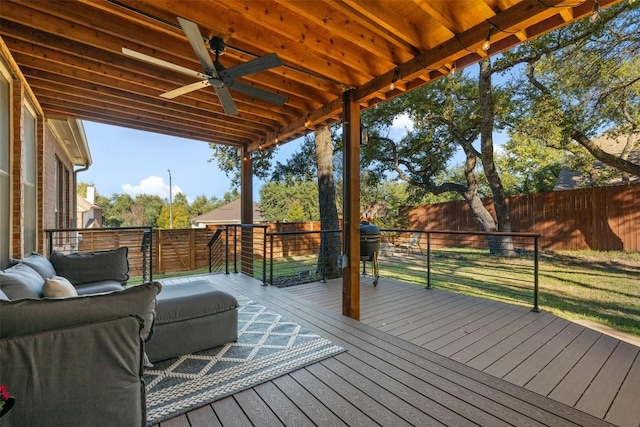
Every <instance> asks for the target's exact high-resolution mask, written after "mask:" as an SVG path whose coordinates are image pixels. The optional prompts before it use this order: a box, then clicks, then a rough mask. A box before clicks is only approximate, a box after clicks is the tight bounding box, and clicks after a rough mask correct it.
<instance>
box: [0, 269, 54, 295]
mask: <svg viewBox="0 0 640 427" xmlns="http://www.w3.org/2000/svg"><path fill="white" fill-rule="evenodd" d="M43 286H44V279H43V278H42V276H41V275H40V274H38V272H37V271H35V270H34V269H33V268H31V267H29V266H28V265H26V264H22V263H18V264H16V265H14V266H13V267H10V268H7V269H6V270H4V271H0V290H1V291H2V292H3V293H4V294H5V295H6V296H7V297H9V299H12V300H14V299H20V298H41V297H42V287H43Z"/></svg>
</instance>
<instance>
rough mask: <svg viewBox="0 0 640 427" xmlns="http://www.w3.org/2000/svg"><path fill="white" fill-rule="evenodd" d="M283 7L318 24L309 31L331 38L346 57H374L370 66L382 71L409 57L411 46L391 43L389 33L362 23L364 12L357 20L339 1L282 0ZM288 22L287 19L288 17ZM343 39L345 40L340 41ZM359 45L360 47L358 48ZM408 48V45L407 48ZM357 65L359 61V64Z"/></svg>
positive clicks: (333, 43)
mask: <svg viewBox="0 0 640 427" xmlns="http://www.w3.org/2000/svg"><path fill="white" fill-rule="evenodd" d="M279 5H280V6H281V9H282V8H287V9H288V10H290V11H291V12H293V13H294V14H296V15H297V16H299V17H300V18H301V20H300V24H301V25H302V24H303V23H304V26H305V27H307V28H308V27H309V24H308V23H309V22H312V23H314V24H315V25H316V27H317V28H316V29H313V30H310V31H309V33H313V34H317V36H316V37H317V38H318V39H319V40H318V41H319V42H321V43H322V42H324V41H325V40H330V41H331V42H330V43H329V45H330V46H331V49H332V50H334V49H335V50H338V51H341V52H345V53H342V54H341V56H344V57H345V59H350V58H352V57H356V58H357V57H358V56H360V57H364V58H371V60H370V61H369V62H370V63H372V64H371V65H369V70H372V71H375V74H376V75H377V74H379V73H380V70H381V69H385V70H388V69H389V67H393V66H395V65H396V64H401V63H403V62H405V61H407V60H409V59H410V58H411V57H412V56H413V55H412V54H411V49H412V46H407V45H404V46H402V49H400V48H398V46H397V45H396V44H395V43H391V42H390V41H389V40H388V39H387V38H386V37H384V38H383V37H381V36H380V35H379V34H376V33H375V32H374V31H373V29H372V28H371V26H367V25H363V24H362V23H361V22H362V16H360V20H359V21H358V20H357V19H354V18H355V15H354V13H353V12H351V13H345V11H346V12H349V10H350V9H349V8H345V7H344V6H343V5H342V3H337V2H321V1H313V2H283V3H279ZM287 22H288V21H287ZM340 39H344V40H346V42H345V43H340ZM355 47H357V48H355ZM407 48H408V49H409V50H408V51H407ZM356 65H357V64H356Z"/></svg>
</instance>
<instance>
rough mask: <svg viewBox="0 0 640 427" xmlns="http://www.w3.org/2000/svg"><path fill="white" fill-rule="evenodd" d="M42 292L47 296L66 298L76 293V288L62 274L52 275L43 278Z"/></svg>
mask: <svg viewBox="0 0 640 427" xmlns="http://www.w3.org/2000/svg"><path fill="white" fill-rule="evenodd" d="M42 294H43V295H44V296H45V297H47V298H67V297H75V296H77V295H78V292H76V288H74V287H73V285H72V284H71V282H70V281H68V280H67V279H65V278H64V277H62V276H53V277H49V278H46V279H44V286H43V287H42Z"/></svg>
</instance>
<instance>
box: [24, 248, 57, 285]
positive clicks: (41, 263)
mask: <svg viewBox="0 0 640 427" xmlns="http://www.w3.org/2000/svg"><path fill="white" fill-rule="evenodd" d="M17 261H18V262H21V263H23V264H26V265H28V266H29V267H31V268H33V269H34V270H35V271H37V272H38V274H40V275H41V276H42V278H43V279H46V278H48V277H53V276H55V275H56V270H54V268H53V265H52V264H51V262H49V260H48V259H47V258H45V257H43V256H42V255H40V254H39V253H37V252H34V253H32V254H31V255H29V256H28V257H26V258H22V259H20V260H17Z"/></svg>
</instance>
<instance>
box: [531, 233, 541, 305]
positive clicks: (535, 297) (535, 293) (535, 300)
mask: <svg viewBox="0 0 640 427" xmlns="http://www.w3.org/2000/svg"><path fill="white" fill-rule="evenodd" d="M538 255H539V253H538V236H534V237H533V309H532V310H531V311H534V312H536V313H539V312H540V309H539V307H538V267H539V262H538Z"/></svg>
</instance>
